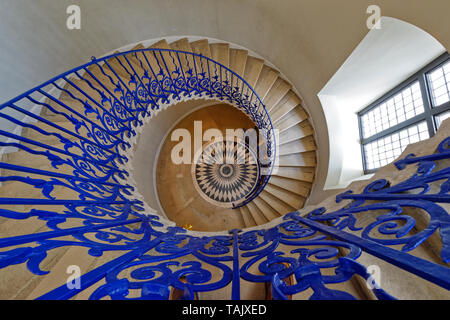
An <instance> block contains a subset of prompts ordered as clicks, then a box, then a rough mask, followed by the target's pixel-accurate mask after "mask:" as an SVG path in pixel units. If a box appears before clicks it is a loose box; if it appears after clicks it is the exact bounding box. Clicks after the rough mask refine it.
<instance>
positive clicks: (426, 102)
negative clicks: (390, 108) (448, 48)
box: [357, 52, 450, 174]
mask: <svg viewBox="0 0 450 320" xmlns="http://www.w3.org/2000/svg"><path fill="white" fill-rule="evenodd" d="M448 61H450V54H449V53H448V52H445V53H444V54H442V55H441V56H439V57H438V58H437V59H435V60H433V61H432V62H431V63H429V64H428V65H426V66H425V67H423V68H422V69H420V70H419V71H418V72H416V73H415V74H413V75H412V76H411V77H409V78H408V79H406V80H405V81H403V82H402V83H400V84H399V85H397V86H395V87H394V88H393V89H391V90H389V91H388V92H387V93H385V94H383V96H381V97H380V98H378V99H377V100H375V101H374V102H372V103H371V104H370V105H368V106H367V107H365V108H363V109H362V110H361V111H359V112H358V113H357V115H358V127H359V138H360V146H361V155H362V163H363V170H364V173H365V174H370V173H374V172H376V171H377V170H378V169H379V168H376V169H367V163H366V154H365V150H364V146H365V145H366V144H368V143H371V142H373V141H375V140H378V139H381V138H384V137H386V136H388V135H391V134H393V133H396V132H399V131H401V130H403V129H405V128H408V127H410V126H412V125H415V124H419V123H420V122H422V121H425V122H426V124H427V127H428V133H429V136H430V137H432V136H434V135H435V134H436V131H437V128H436V127H437V126H436V121H435V117H436V116H437V115H439V114H442V113H444V112H446V111H448V110H450V101H447V102H446V103H444V104H441V105H440V106H436V107H433V105H432V101H433V98H432V92H431V88H430V85H429V81H428V77H427V76H428V74H430V73H431V72H433V71H435V70H436V69H438V68H440V67H442V66H443V65H444V64H445V63H446V62H448ZM417 81H418V82H419V86H420V92H421V94H422V99H423V107H424V112H423V113H421V114H419V115H417V116H415V117H413V118H411V119H408V120H405V121H403V122H402V123H398V124H396V125H394V126H392V127H391V128H388V129H385V130H383V131H380V132H378V133H376V134H374V135H372V136H370V137H368V138H364V133H363V128H362V116H364V115H365V114H366V113H368V112H370V111H371V110H373V109H375V108H376V107H378V106H379V105H381V104H382V103H384V102H386V101H387V100H389V99H390V98H392V97H394V96H395V95H396V94H398V93H400V92H402V91H403V90H404V89H406V88H407V87H409V86H411V85H412V84H413V83H414V82H417Z"/></svg>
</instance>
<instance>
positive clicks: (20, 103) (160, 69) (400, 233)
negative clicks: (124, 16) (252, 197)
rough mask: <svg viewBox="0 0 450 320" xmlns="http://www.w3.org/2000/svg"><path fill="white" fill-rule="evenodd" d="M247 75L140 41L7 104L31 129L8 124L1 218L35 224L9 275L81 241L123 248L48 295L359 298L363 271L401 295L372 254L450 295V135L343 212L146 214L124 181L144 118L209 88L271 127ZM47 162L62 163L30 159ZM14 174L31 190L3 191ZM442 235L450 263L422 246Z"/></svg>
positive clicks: (12, 253) (90, 246)
mask: <svg viewBox="0 0 450 320" xmlns="http://www.w3.org/2000/svg"><path fill="white" fill-rule="evenodd" d="M169 58H170V59H169ZM177 62H178V64H177ZM138 66H139V67H140V68H138ZM192 66H193V67H192ZM214 66H216V67H217V72H216V70H214V69H215V67H214ZM175 75H176V77H175ZM211 75H213V77H211ZM227 77H229V78H227ZM224 78H225V79H224ZM245 84H246V83H245V81H244V80H243V79H241V78H239V77H238V76H237V75H235V74H233V73H232V72H231V71H230V70H228V69H227V68H225V67H223V66H221V65H220V64H217V63H215V62H214V61H212V60H211V59H208V58H205V57H203V56H200V55H195V54H192V53H186V52H180V51H173V50H162V49H152V50H134V51H130V52H127V53H121V54H117V55H112V56H109V57H105V58H101V59H94V60H93V61H92V62H90V63H88V64H86V65H84V66H82V67H79V68H76V69H74V70H72V71H69V72H67V73H65V74H63V75H61V76H59V77H57V78H55V79H52V80H50V81H48V82H46V83H45V84H43V85H42V86H39V87H37V88H36V89H33V90H31V91H28V92H26V93H24V94H23V95H21V96H20V97H18V98H16V99H13V100H11V101H10V102H7V103H5V104H3V105H2V106H1V107H0V118H1V119H2V121H3V122H4V123H5V124H6V123H9V124H10V125H11V126H19V127H21V128H23V130H24V131H28V132H32V133H33V139H31V138H30V137H29V135H28V136H22V135H20V134H19V133H17V132H9V131H7V130H0V134H1V136H3V137H4V139H3V140H2V141H1V142H0V145H1V146H2V147H7V148H17V149H18V150H19V151H20V152H21V153H22V159H20V160H22V161H23V162H20V164H14V165H13V164H10V163H7V162H1V163H0V168H1V169H2V176H1V177H0V181H1V182H3V183H5V185H4V186H3V188H1V189H0V193H1V192H2V190H3V193H2V196H1V197H0V217H1V219H2V221H3V222H4V221H17V223H20V222H21V221H23V223H27V222H30V223H31V225H32V226H33V225H34V224H35V225H36V226H35V227H34V232H30V233H29V234H23V235H15V234H12V235H10V234H9V233H8V235H6V233H5V234H2V239H0V247H1V249H0V272H6V273H8V275H11V276H14V274H15V273H14V272H15V270H16V269H15V267H18V266H21V265H22V264H26V266H27V268H28V270H29V271H30V273H31V274H35V275H39V276H40V277H50V276H52V272H49V271H46V270H45V268H44V266H45V262H46V261H47V259H49V257H50V256H52V254H54V253H55V252H57V251H58V250H66V249H68V250H70V249H71V248H85V249H86V250H87V255H88V256H89V257H92V258H93V259H100V257H102V258H104V259H106V257H109V255H110V254H113V257H112V258H111V259H109V260H108V261H106V262H103V263H101V264H100V265H99V266H95V267H94V268H93V269H91V270H89V271H88V272H86V273H84V274H82V275H81V277H80V287H79V288H76V287H75V288H71V287H68V286H67V285H66V283H65V280H66V279H61V286H60V287H58V288H55V289H53V290H51V291H50V292H48V293H46V294H44V295H42V296H41V297H40V298H41V299H69V298H72V297H75V296H77V295H78V294H81V293H83V292H85V290H91V293H90V295H89V296H90V298H91V299H101V298H105V297H110V298H112V299H168V298H169V297H170V292H171V289H173V288H176V289H179V290H182V291H183V292H184V298H185V299H192V298H193V297H194V295H195V293H202V292H208V291H214V290H219V289H221V288H224V287H226V286H228V285H230V286H231V295H230V297H229V298H231V299H240V298H241V285H242V283H243V281H242V280H245V281H248V282H260V283H267V282H270V283H271V288H272V296H273V297H274V298H275V299H288V296H290V295H293V294H297V293H305V292H307V291H309V292H311V291H312V294H311V295H310V296H308V298H310V299H353V298H355V296H354V295H353V294H352V293H351V292H348V291H346V290H345V288H346V287H345V284H348V283H349V282H350V281H352V279H353V278H355V277H357V278H361V279H362V280H363V281H368V282H371V283H372V284H373V286H372V289H371V290H372V292H373V293H374V295H375V296H376V297H377V298H379V299H393V298H394V297H392V296H391V295H389V294H388V293H387V292H386V291H384V290H383V289H382V288H380V287H379V285H378V284H374V283H373V279H372V278H371V275H370V274H369V272H368V270H367V269H366V267H365V266H364V265H363V264H362V263H360V262H358V260H359V259H360V257H361V254H362V253H363V252H365V253H367V254H369V255H371V256H374V257H376V258H377V259H381V260H384V261H386V262H388V263H390V264H392V265H394V266H396V267H399V268H401V269H404V270H406V271H407V272H411V273H413V274H415V275H417V276H419V277H422V278H424V279H426V280H428V281H430V282H432V283H434V284H436V285H437V286H440V287H442V288H445V289H447V290H450V271H449V268H448V266H447V265H446V263H448V262H449V260H450V254H449V252H450V250H449V234H450V229H449V226H450V218H449V215H448V213H447V211H446V209H445V206H443V205H442V204H444V205H445V204H448V203H449V202H450V196H449V190H450V187H449V186H450V183H449V181H450V180H449V178H450V171H449V168H448V165H446V164H448V161H449V158H450V152H449V142H450V137H448V138H446V139H445V140H444V141H442V143H441V144H440V145H439V148H438V151H437V153H434V154H430V155H427V156H423V157H415V156H413V155H409V156H407V157H406V158H404V159H401V160H399V161H398V162H397V167H398V169H399V170H403V169H404V168H405V167H406V166H417V172H416V173H414V174H413V175H412V176H411V177H410V178H408V179H405V180H404V181H403V182H401V183H398V184H396V185H392V186H391V185H390V184H389V182H388V181H386V180H379V181H376V182H373V183H371V184H369V185H368V186H367V187H366V188H365V189H364V191H363V192H362V193H361V194H355V193H352V192H350V191H349V192H346V193H343V194H342V195H339V196H338V197H337V198H336V201H337V202H338V203H340V202H341V201H343V200H351V201H352V202H351V203H350V204H347V205H343V207H342V208H341V209H338V210H335V211H332V212H327V210H326V209H325V208H318V209H315V210H313V211H311V212H304V213H300V212H292V213H290V214H288V215H286V216H285V217H284V218H283V220H282V221H280V222H279V223H278V224H277V225H275V226H273V227H270V228H263V227H261V229H255V230H250V231H246V232H242V231H240V230H231V231H230V233H229V234H228V235H214V236H210V235H208V236H206V235H205V236H195V235H193V234H192V233H189V232H187V231H186V230H185V229H182V228H178V227H170V226H167V225H165V224H164V223H162V222H161V220H160V219H159V218H158V217H157V216H154V215H149V214H148V212H146V211H145V207H144V204H143V203H142V202H141V201H139V200H137V199H136V197H135V196H134V195H133V191H134V188H133V187H132V186H131V185H129V184H127V177H128V176H129V172H128V169H127V166H126V165H125V164H126V162H127V160H128V159H127V157H126V153H125V151H126V150H127V149H128V148H130V146H131V144H132V142H133V139H134V137H135V136H136V131H137V129H138V127H139V126H140V125H142V124H143V118H144V117H148V116H151V115H152V113H153V112H154V110H156V109H157V108H159V104H160V103H169V102H170V101H173V99H175V101H176V100H177V99H179V100H181V99H182V98H183V97H194V96H204V97H212V98H219V99H220V98H223V99H229V100H228V101H230V103H233V104H235V105H237V106H238V107H240V108H242V110H244V112H246V113H247V114H249V115H250V116H251V117H252V119H253V120H254V121H255V122H256V123H259V125H260V128H261V129H263V128H265V127H267V126H268V125H269V124H270V118H268V115H267V113H266V111H265V109H264V106H263V105H262V103H261V101H260V100H259V98H258V97H257V95H256V94H254V92H253V90H252V89H251V88H250V87H247V88H248V90H249V91H248V92H246V90H247V89H246V88H245ZM237 89H239V90H238V91H236V90H237ZM43 98H45V100H43ZM25 101H28V102H29V103H30V104H26V103H25ZM30 105H38V106H41V107H42V112H41V113H40V114H39V115H38V114H37V113H36V112H32V110H30ZM24 117H27V118H28V119H31V120H33V121H28V120H27V121H25V120H24V119H23V118H24ZM269 128H272V127H271V124H270V126H269ZM268 132H269V136H268V139H267V144H268V145H269V144H271V145H270V147H269V146H268V150H271V152H272V155H274V143H275V140H274V138H273V137H272V136H270V135H271V134H272V133H271V132H272V131H270V130H269V131H268ZM38 159H44V160H46V161H48V163H50V164H51V166H52V168H53V169H52V170H49V169H43V168H41V167H39V166H38V165H36V166H33V162H34V161H36V163H38V162H37V160H38ZM11 183H15V184H20V185H21V186H23V191H21V192H20V193H18V194H13V195H11V196H8V197H7V196H5V195H8V192H7V191H5V187H6V188H7V187H8V185H9V184H11ZM6 190H8V189H6ZM435 190H438V191H437V192H435ZM24 195H26V196H24ZM411 209H412V210H411ZM417 214H420V215H422V216H425V215H428V216H429V222H428V223H427V225H425V226H422V224H420V223H416V219H415V217H416V215H417ZM6 231H7V232H13V231H14V230H5V232H6ZM374 232H378V233H377V234H378V235H379V236H378V237H377V236H374ZM438 233H439V234H438ZM432 237H434V239H436V238H437V239H438V241H439V245H438V247H439V248H440V250H441V251H440V252H441V253H440V258H441V261H440V262H436V261H431V260H427V259H425V258H423V257H420V256H417V254H416V251H417V250H418V249H420V248H421V246H422V245H423V244H424V242H426V241H427V240H429V239H431V238H432ZM399 246H400V248H399ZM86 258H87V257H86ZM106 260H107V259H106ZM102 261H103V260H102ZM2 274H4V273H2ZM127 274H129V276H126V275H127ZM21 275H23V273H21ZM290 276H294V277H295V279H296V282H295V283H293V284H290V285H288V284H286V283H285V282H284V281H283V279H285V278H286V277H290ZM17 280H20V279H17ZM399 280H401V279H399ZM336 284H343V287H342V288H343V289H336V287H335V285H336Z"/></svg>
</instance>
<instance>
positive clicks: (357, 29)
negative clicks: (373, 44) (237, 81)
mask: <svg viewBox="0 0 450 320" xmlns="http://www.w3.org/2000/svg"><path fill="white" fill-rule="evenodd" d="M74 2H76V4H79V5H80V7H81V14H82V29H81V30H68V29H67V28H66V18H67V15H66V8H67V6H69V5H71V4H74ZM406 3H407V5H405V4H406ZM373 4H378V5H379V6H380V7H381V14H382V15H383V16H390V17H394V18H398V19H401V20H403V21H406V22H409V23H412V24H414V25H416V26H418V27H420V28H422V29H423V30H425V31H427V32H428V33H430V34H431V35H432V36H434V37H435V38H436V39H437V40H438V41H440V42H441V43H442V44H443V45H444V47H446V48H449V47H450V20H449V19H448V17H447V16H448V12H449V9H450V2H449V1H448V0H430V1H423V0H407V1H406V0H404V1H392V0H380V1H375V0H347V1H345V5H343V3H342V2H341V1H336V0H315V1H310V0H301V1H298V0H297V1H294V0H285V1H273V0H227V1H223V0H222V1H221V0H190V1H186V0H167V1H160V0H153V1H142V0H128V1H122V0H96V1H90V0H78V1H73V0H59V1H54V0H40V1H33V0H3V1H2V2H1V4H0V41H1V43H2V51H1V52H0V62H1V63H0V97H1V99H2V101H6V100H8V99H9V98H12V97H14V96H16V95H18V94H20V93H21V92H23V91H25V90H27V89H29V88H31V87H33V86H35V85H37V84H39V83H42V82H43V81H45V80H48V79H49V78H51V77H52V76H54V75H56V74H59V73H62V72H64V71H66V70H67V69H69V68H71V67H74V66H77V65H80V64H82V63H83V62H86V61H87V60H88V59H89V57H90V56H92V55H96V56H101V55H102V54H104V53H105V52H109V51H111V50H113V49H114V48H119V47H122V46H124V45H126V44H129V43H133V42H138V41H140V40H142V39H153V38H158V37H163V36H176V35H186V34H191V35H198V36H205V37H211V38H217V39H223V40H224V41H228V42H231V43H236V44H239V45H242V46H244V47H246V48H249V49H251V50H253V51H254V52H257V53H258V54H260V55H261V56H263V57H265V58H266V59H267V60H268V61H270V62H272V63H273V64H274V65H276V66H277V67H278V68H279V69H280V71H281V72H282V73H284V74H285V75H286V77H287V78H288V79H289V80H290V81H292V83H293V85H294V86H295V87H296V88H297V89H298V91H299V92H300V93H301V95H302V97H303V100H304V102H305V105H306V107H307V109H308V111H309V113H310V115H311V117H312V119H313V125H314V127H315V129H316V132H317V138H316V139H317V143H318V146H319V152H320V153H319V157H318V158H319V163H318V165H319V170H318V172H317V180H316V181H317V183H316V184H315V189H316V190H315V191H316V192H314V191H313V192H312V198H311V200H312V201H311V203H315V202H317V201H318V200H320V199H321V198H323V195H321V194H320V193H319V192H317V191H320V190H322V189H323V186H324V184H325V179H326V176H327V169H328V158H329V149H328V140H329V139H328V130H327V125H326V120H325V117H324V113H323V110H322V106H321V104H320V101H319V99H318V97H317V94H318V92H319V91H320V90H321V89H322V88H323V87H324V86H325V84H326V83H327V82H328V80H329V79H330V78H331V77H332V75H333V74H334V73H335V72H336V71H337V70H338V69H339V67H340V66H341V65H342V64H343V62H344V61H345V60H346V59H347V57H348V56H349V55H350V53H351V52H352V51H353V50H354V48H355V47H356V46H357V45H358V43H359V42H360V41H361V40H362V39H363V38H364V36H365V35H366V34H367V33H368V31H369V30H368V29H367V27H366V20H367V18H368V15H367V13H366V9H367V7H368V6H369V5H373ZM314 197H316V198H317V199H316V200H317V201H315V200H314Z"/></svg>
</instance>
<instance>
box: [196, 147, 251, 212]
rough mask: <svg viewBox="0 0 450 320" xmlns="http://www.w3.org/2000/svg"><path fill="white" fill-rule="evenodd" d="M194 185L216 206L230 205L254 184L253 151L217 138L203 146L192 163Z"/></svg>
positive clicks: (241, 198)
mask: <svg viewBox="0 0 450 320" xmlns="http://www.w3.org/2000/svg"><path fill="white" fill-rule="evenodd" d="M192 178H193V180H194V186H195V188H196V190H197V191H198V192H199V193H200V195H201V196H202V197H203V198H204V199H205V200H207V201H208V202H210V203H213V204H215V205H217V206H220V207H230V208H231V207H232V206H233V203H236V202H239V201H240V200H243V199H244V198H245V197H246V196H247V195H248V194H250V193H251V192H252V191H253V189H254V188H255V187H256V185H257V182H258V178H259V168H258V164H257V158H256V155H255V154H254V153H253V152H252V151H251V150H250V149H249V148H248V147H247V146H245V145H244V144H242V143H239V142H236V141H234V142H233V141H226V140H224V141H217V142H212V143H209V144H206V145H204V146H203V148H202V150H201V152H199V153H198V154H197V155H196V156H195V157H194V163H193V164H192Z"/></svg>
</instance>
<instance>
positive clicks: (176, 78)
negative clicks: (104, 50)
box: [0, 48, 276, 208]
mask: <svg viewBox="0 0 450 320" xmlns="http://www.w3.org/2000/svg"><path fill="white" fill-rule="evenodd" d="M122 59H123V60H122ZM133 59H136V60H137V62H138V63H139V65H140V67H141V68H142V69H143V71H144V74H142V73H141V74H138V72H137V71H136V69H135V68H133V62H134V61H130V60H133ZM144 60H145V61H144ZM190 61H191V62H193V64H194V65H193V66H192V65H190ZM183 62H184V63H183ZM113 63H118V65H114V66H112V64H113ZM127 65H128V66H127ZM206 66H207V67H206ZM91 67H97V68H99V69H100V71H101V73H100V74H96V75H94V74H93V73H92V70H90V68H91ZM119 68H120V70H119ZM158 68H159V70H158ZM206 69H207V70H206ZM119 72H123V73H125V74H128V75H129V79H128V80H129V81H130V82H128V83H125V82H124V78H123V77H122V76H121V75H119ZM81 73H83V74H81ZM186 75H188V76H186ZM208 76H209V77H208ZM101 77H103V80H102V79H100V78H101ZM77 78H78V79H80V80H76V81H81V82H82V83H85V84H86V87H87V88H88V89H90V90H91V91H92V93H88V92H87V91H86V90H85V89H83V88H82V87H80V84H79V83H75V82H74V81H75V79H77ZM88 78H89V79H88ZM61 80H63V81H64V82H65V85H66V86H70V87H71V88H72V89H73V90H72V91H70V90H66V88H65V87H64V86H61V85H57V83H58V82H59V81H61ZM128 80H127V81H128ZM205 80H206V84H202V81H203V82H204V81H205ZM104 81H107V82H108V81H109V84H108V83H105V82H104ZM133 81H134V87H133V85H132V82H133ZM155 81H156V82H157V83H156V84H155ZM94 82H95V84H94ZM167 82H169V83H167ZM190 84H191V85H190ZM98 85H100V87H99V86H98ZM111 85H115V86H116V88H115V89H114V92H112V90H111V89H109V88H110V87H111ZM192 85H193V86H192ZM49 86H53V87H54V88H55V89H58V90H59V91H61V92H62V93H63V94H64V93H66V94H68V95H70V97H72V98H74V99H77V100H78V101H79V102H80V103H83V104H84V109H85V110H84V111H85V112H84V113H85V115H82V114H80V113H78V112H77V111H76V110H74V109H73V108H72V107H69V106H68V105H67V104H65V103H63V102H62V101H61V99H59V97H54V96H52V95H51V94H50V93H49V92H48V91H47V90H45V88H47V87H49ZM152 86H153V87H152ZM119 87H120V88H119ZM99 89H100V90H99ZM94 90H96V91H98V92H101V94H102V99H103V98H105V96H107V97H106V98H107V99H110V102H111V104H116V106H117V105H120V106H121V108H122V109H121V112H120V113H117V112H115V109H108V108H107V107H106V106H104V101H99V99H96V98H94V97H93V96H92V94H94V93H95V92H94ZM36 93H39V94H41V95H43V96H44V98H47V99H50V100H52V101H53V102H56V103H58V104H59V106H60V107H62V108H63V109H64V110H63V112H58V111H55V109H54V108H52V107H50V106H49V105H48V104H46V103H43V102H38V101H37V100H38V99H37V98H32V96H33V94H36ZM183 93H184V96H185V97H190V96H191V95H192V94H197V95H204V94H206V95H207V96H209V98H214V97H215V98H217V99H219V100H225V99H228V101H229V102H230V103H232V104H234V105H235V106H237V107H238V108H240V109H241V110H242V111H243V112H244V113H246V114H247V115H248V116H249V118H250V119H251V120H252V121H253V122H254V123H255V125H256V126H257V127H258V128H259V129H260V130H265V131H267V132H268V134H267V135H266V136H265V139H266V141H265V142H266V144H267V160H266V161H267V162H266V163H261V159H259V158H258V161H259V166H265V167H266V168H267V167H268V168H269V170H265V172H266V174H267V175H266V176H264V175H261V176H260V177H259V181H258V183H257V188H255V189H253V190H252V192H251V194H249V195H247V197H246V198H245V201H244V202H242V203H240V204H239V205H237V206H235V208H238V207H240V206H243V205H245V204H247V203H249V202H251V201H252V200H253V199H254V198H256V197H257V196H258V195H259V193H260V192H261V191H262V190H263V189H264V187H265V185H266V184H267V182H268V180H269V179H268V178H270V174H271V172H272V170H273V166H274V163H275V161H274V158H275V154H276V141H275V139H276V137H275V134H274V128H273V124H272V121H271V119H270V116H269V113H268V111H267V109H266V107H265V105H264V103H263V102H262V100H261V99H260V97H259V96H258V94H257V93H256V92H255V90H254V89H253V88H252V87H251V86H250V85H249V84H248V82H247V81H246V80H245V79H244V78H242V77H241V76H240V75H238V74H237V73H235V72H234V71H232V70H231V69H230V68H228V67H226V66H224V65H223V64H221V63H219V62H217V61H214V60H213V59H211V58H208V57H205V56H203V55H201V54H196V53H192V52H187V51H181V50H172V49H160V48H148V49H135V50H129V51H125V52H119V53H115V54H111V55H107V56H104V57H101V58H98V59H97V58H95V57H92V61H90V62H88V63H85V64H83V65H81V66H78V67H75V68H73V69H71V70H69V71H66V72H64V73H62V74H60V75H58V76H56V77H54V78H52V79H50V80H48V81H46V82H44V83H42V84H41V85H38V86H36V87H35V88H33V89H30V90H28V91H26V92H25V93H23V94H21V95H19V96H17V97H15V98H13V99H11V100H9V101H7V102H5V103H3V104H2V105H0V110H5V109H6V108H14V109H16V110H17V109H19V112H20V111H22V113H24V114H25V115H28V116H30V112H28V111H27V110H25V109H21V108H19V107H17V106H16V104H18V103H19V102H22V101H23V100H24V99H28V100H30V101H34V102H35V103H37V104H39V105H41V106H42V107H46V108H47V109H50V111H52V113H53V114H55V115H63V116H65V117H66V118H68V116H69V115H70V116H71V119H72V120H73V119H76V120H74V124H75V123H77V125H79V124H80V123H82V125H83V126H85V127H86V128H88V127H89V128H90V130H88V131H89V132H90V133H88V135H89V136H90V137H91V139H86V138H85V137H83V138H82V139H83V140H84V141H82V140H80V142H83V143H88V144H90V148H98V149H97V150H100V149H102V151H103V152H107V153H113V154H117V156H116V159H118V160H122V159H121V158H123V156H122V155H121V152H119V150H118V149H116V147H117V146H118V145H119V144H122V146H123V147H125V148H127V145H126V144H128V143H127V142H125V141H124V139H125V138H126V136H127V135H128V136H129V135H130V134H132V135H134V134H135V131H134V129H133V127H132V125H131V123H132V121H133V122H136V121H139V114H137V113H141V112H144V116H145V115H149V114H151V112H149V109H150V107H151V109H154V108H158V101H159V100H160V99H161V98H162V101H163V102H166V101H168V99H170V96H173V97H174V98H173V99H175V100H180V94H183ZM74 94H75V96H74ZM78 94H79V95H81V97H79V96H77V95H78ZM87 111H89V112H95V113H97V117H103V118H104V121H102V125H101V126H99V125H97V124H95V123H92V121H90V119H89V118H87V117H86V116H87V114H88V113H87ZM31 116H32V117H33V118H36V119H37V120H38V121H43V122H47V120H45V119H43V118H42V117H40V116H34V115H32V114H31ZM15 122H17V121H15ZM139 124H141V123H139V122H138V125H139ZM18 125H20V124H18ZM51 125H52V126H53V127H54V128H53V130H55V129H56V131H57V132H56V133H50V132H48V131H47V132H45V133H44V134H46V135H55V136H57V137H59V138H60V139H62V137H61V136H65V135H63V134H62V133H65V134H67V133H69V132H68V130H67V129H65V128H61V127H58V126H57V125H56V124H51ZM22 127H25V124H23V125H22ZM33 129H35V128H33ZM94 131H95V134H97V135H98V136H99V137H101V138H102V139H103V140H105V139H106V140H110V141H111V140H114V147H111V148H109V147H105V143H104V141H100V140H98V139H92V138H93V137H94V136H95V135H94ZM100 131H102V132H101V134H100ZM41 133H42V132H41ZM72 135H73V134H72ZM74 136H75V137H80V138H81V136H80V135H79V134H78V132H77V133H76V134H75V135H74ZM92 140H94V141H92ZM111 145H112V144H108V146H111ZM11 146H12V145H11ZM109 159H110V160H111V158H109ZM125 160H126V159H125ZM96 161H97V160H96Z"/></svg>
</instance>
